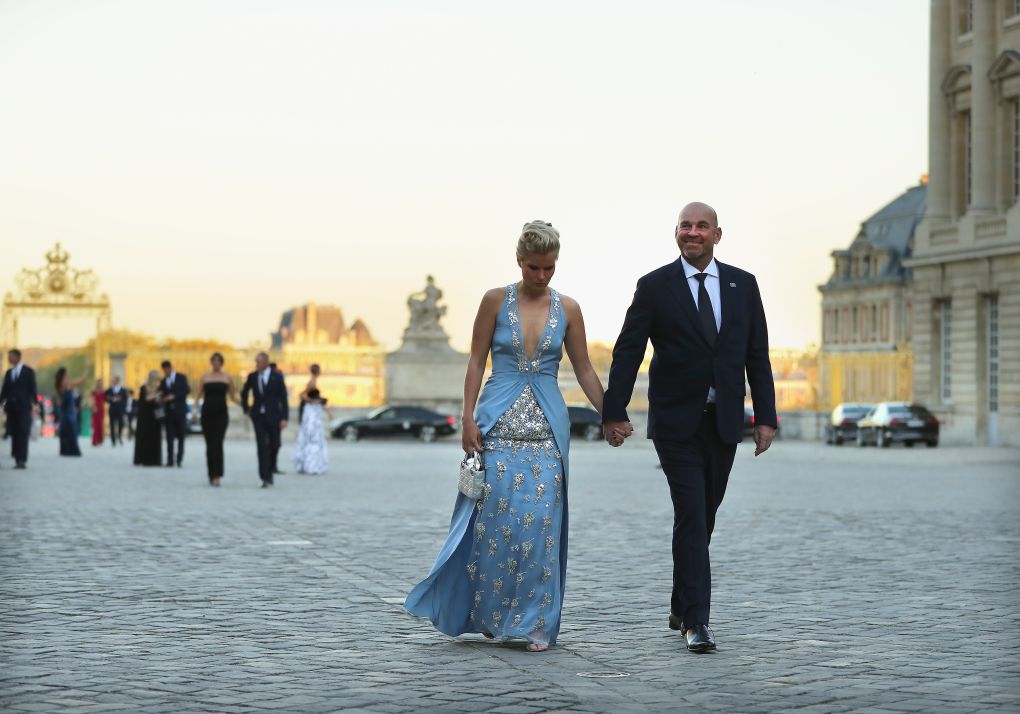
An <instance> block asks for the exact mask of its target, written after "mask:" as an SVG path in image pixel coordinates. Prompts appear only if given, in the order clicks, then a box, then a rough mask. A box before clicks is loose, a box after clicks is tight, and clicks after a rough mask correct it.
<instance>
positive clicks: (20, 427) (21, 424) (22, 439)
mask: <svg viewBox="0 0 1020 714" xmlns="http://www.w3.org/2000/svg"><path fill="white" fill-rule="evenodd" d="M7 433H8V434H9V435H10V437H11V458H13V459H14V462H15V463H18V464H23V463H25V462H27V461H28V437H29V435H30V434H31V433H32V412H31V410H29V411H27V412H26V411H22V410H15V411H9V412H7Z"/></svg>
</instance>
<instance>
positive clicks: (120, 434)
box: [110, 412, 124, 444]
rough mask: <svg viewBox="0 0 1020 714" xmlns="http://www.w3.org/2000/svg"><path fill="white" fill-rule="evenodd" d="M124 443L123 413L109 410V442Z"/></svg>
mask: <svg viewBox="0 0 1020 714" xmlns="http://www.w3.org/2000/svg"><path fill="white" fill-rule="evenodd" d="M118 442H120V443H121V444H123V443H124V415H123V414H114V413H113V412H110V443H111V444H116V443H118Z"/></svg>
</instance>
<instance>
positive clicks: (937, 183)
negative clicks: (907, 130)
mask: <svg viewBox="0 0 1020 714" xmlns="http://www.w3.org/2000/svg"><path fill="white" fill-rule="evenodd" d="M950 10H951V3H950V1H949V0H932V3H931V40H930V50H929V52H930V54H929V59H928V208H927V217H928V218H929V219H934V220H936V221H938V220H947V219H948V218H949V217H950V206H949V185H950V176H949V172H950V170H951V169H950V166H951V165H952V164H951V162H950V148H951V142H950V136H949V101H948V100H947V99H946V97H945V95H944V94H943V93H942V81H943V80H944V79H945V77H946V73H947V72H948V71H949V65H950V56H949V47H950V44H949V43H950V40H951V38H952V30H951V25H952V23H951V18H950Z"/></svg>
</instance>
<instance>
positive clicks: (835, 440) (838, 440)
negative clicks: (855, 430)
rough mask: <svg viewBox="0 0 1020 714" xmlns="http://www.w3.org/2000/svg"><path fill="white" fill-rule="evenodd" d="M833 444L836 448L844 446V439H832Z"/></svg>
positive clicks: (838, 437) (840, 437) (837, 437)
mask: <svg viewBox="0 0 1020 714" xmlns="http://www.w3.org/2000/svg"><path fill="white" fill-rule="evenodd" d="M832 443H833V444H835V445H836V446H842V445H843V437H842V436H834V437H833V438H832Z"/></svg>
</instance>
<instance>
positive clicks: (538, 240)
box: [517, 221, 560, 259]
mask: <svg viewBox="0 0 1020 714" xmlns="http://www.w3.org/2000/svg"><path fill="white" fill-rule="evenodd" d="M559 252H560V232H559V231H558V230H556V229H555V228H553V225H552V223H546V222H545V221H531V222H530V223H525V224H524V228H522V229H521V237H520V238H518V239H517V257H518V258H520V259H523V258H524V256H526V255H528V254H529V253H531V254H535V255H548V254H549V253H556V254H557V255H558V254H559Z"/></svg>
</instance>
